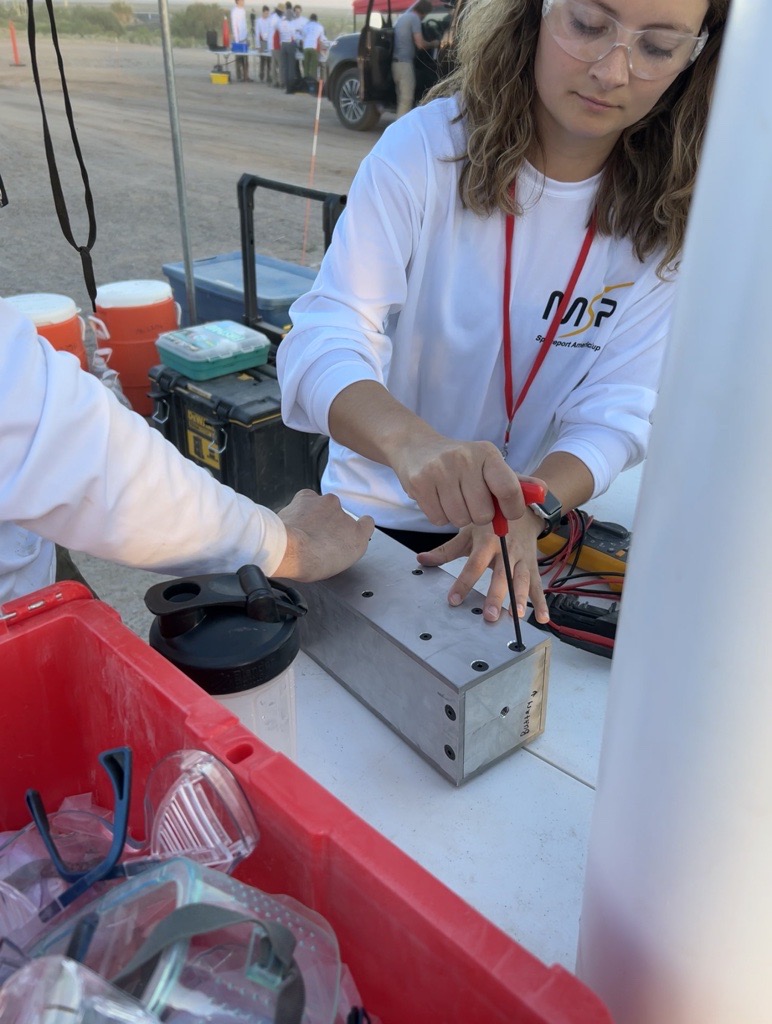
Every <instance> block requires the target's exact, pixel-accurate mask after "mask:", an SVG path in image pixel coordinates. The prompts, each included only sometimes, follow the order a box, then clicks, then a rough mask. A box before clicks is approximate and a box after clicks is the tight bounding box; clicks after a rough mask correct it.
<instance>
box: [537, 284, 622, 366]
mask: <svg viewBox="0 0 772 1024" xmlns="http://www.w3.org/2000/svg"><path fill="white" fill-rule="evenodd" d="M632 285H633V282H632V281H626V282H625V283H624V284H610V285H607V286H606V287H605V288H604V289H603V291H602V292H600V293H599V294H598V295H593V297H592V298H591V299H587V298H585V297H584V296H581V295H577V296H576V297H575V298H574V299H573V300H572V302H571V304H570V305H569V307H568V309H567V310H566V311H565V313H564V314H563V317H562V318H561V321H560V323H561V325H565V326H572V327H573V328H574V330H571V331H565V332H563V333H562V334H558V335H557V337H556V338H555V340H554V341H553V343H552V344H553V345H555V346H556V347H557V348H591V349H592V350H593V352H597V351H599V349H600V345H596V344H594V342H592V341H588V340H582V341H572V340H571V339H572V338H576V337H577V336H578V335H580V334H584V333H585V332H586V331H589V330H590V328H591V327H600V326H601V324H602V323H603V321H604V320H608V319H609V318H610V317H612V316H613V315H614V313H616V310H617V305H618V303H617V301H616V299H612V298H608V294H609V292H613V291H617V290H618V289H619V288H631V287H632ZM562 300H563V292H561V291H554V292H553V293H552V295H550V297H549V300H548V301H547V305H546V306H545V309H544V313H543V314H542V320H547V321H551V320H552V317H553V316H554V315H555V313H556V312H557V310H558V307H559V306H560V303H561V301H562ZM538 340H539V342H542V341H544V338H543V336H540V337H539V339H538Z"/></svg>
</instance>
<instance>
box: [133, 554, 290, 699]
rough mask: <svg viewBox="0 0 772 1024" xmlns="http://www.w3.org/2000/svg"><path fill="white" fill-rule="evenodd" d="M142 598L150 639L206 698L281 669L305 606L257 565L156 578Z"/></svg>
mask: <svg viewBox="0 0 772 1024" xmlns="http://www.w3.org/2000/svg"><path fill="white" fill-rule="evenodd" d="M145 605H146V606H147V608H148V609H149V611H151V612H152V613H153V614H154V615H155V616H156V617H155V619H154V620H153V623H152V625H151V627H150V637H149V639H150V646H151V647H153V648H154V649H155V650H156V651H158V652H159V653H160V654H163V656H164V657H165V658H167V659H168V660H169V661H170V662H172V664H173V665H176V667H177V668H179V669H180V671H182V672H184V673H185V674H186V675H187V676H189V677H190V678H191V679H192V680H193V681H194V682H196V683H198V685H199V686H200V687H202V689H204V690H206V691H207V693H210V694H211V695H212V696H213V697H221V696H225V695H226V694H232V693H240V692H243V691H245V690H251V689H253V688H254V687H255V686H260V685H261V684H263V683H268V682H270V681H271V680H272V679H275V678H276V676H278V675H280V674H281V673H282V672H283V671H284V670H285V669H286V668H288V667H289V665H291V664H292V662H293V661H294V659H295V656H296V655H297V653H298V650H299V648H300V639H299V636H298V631H297V628H296V627H297V619H298V617H299V616H301V615H305V613H306V611H307V607H306V604H305V602H304V601H303V598H302V597H301V595H300V594H299V593H298V592H297V590H295V589H294V588H293V587H289V586H286V585H285V584H283V583H278V582H277V581H276V580H269V579H267V578H266V576H265V574H264V573H263V571H262V570H261V569H259V568H258V567H257V566H256V565H245V566H243V567H242V568H241V569H239V571H238V572H236V573H222V574H212V575H207V576H187V577H185V578H184V579H179V580H169V581H168V582H166V583H157V584H156V585H155V586H153V587H151V588H150V589H149V590H148V591H147V593H146V594H145Z"/></svg>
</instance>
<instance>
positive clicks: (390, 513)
mask: <svg viewBox="0 0 772 1024" xmlns="http://www.w3.org/2000/svg"><path fill="white" fill-rule="evenodd" d="M457 112H458V105H457V101H456V100H455V99H442V100H436V101H434V102H433V103H431V104H429V105H427V106H425V107H420V108H418V109H416V110H414V111H413V112H411V113H410V114H409V115H406V116H405V117H403V118H400V119H399V120H398V121H397V122H395V123H394V124H393V125H391V126H390V127H389V128H388V129H387V130H386V131H385V132H384V134H383V136H382V138H381V139H380V141H379V142H378V143H377V144H376V146H375V147H374V148H373V150H372V151H371V153H370V154H369V155H368V156H367V157H366V158H365V160H364V161H363V162H362V164H361V166H360V168H359V171H358V173H357V175H356V178H355V180H354V182H353V184H352V186H351V190H350V193H349V197H348V202H347V206H346V210H345V212H344V214H343V216H342V218H341V219H340V221H339V222H338V224H337V226H336V228H335V233H334V235H333V240H332V245H331V247H330V249H329V252H328V253H327V255H326V256H325V259H324V261H323V263H322V266H321V269H320V271H319V274H318V276H317V279H316V282H315V284H314V286H313V288H312V289H311V290H310V291H309V292H307V293H306V294H305V295H303V296H301V298H299V299H298V300H297V301H296V302H295V303H294V305H293V306H292V308H291V310H290V317H291V319H292V323H293V329H292V331H291V332H290V334H289V335H288V336H287V337H286V338H285V339H284V341H282V343H281V345H280V346H279V350H278V357H277V366H278V369H279V379H280V382H281V389H282V413H283V416H284V419H285V421H286V422H287V423H288V424H289V425H290V426H291V427H295V428H296V429H299V430H307V431H318V432H322V433H329V429H328V414H329V409H330V406H331V404H332V402H333V400H334V399H335V397H336V395H338V394H339V393H340V392H341V391H342V390H343V389H344V388H346V387H347V386H348V385H350V384H352V383H354V382H356V381H360V380H374V381H378V382H379V383H382V384H384V385H385V386H386V387H387V388H388V390H389V391H390V392H391V394H392V395H393V396H394V397H395V398H397V399H398V400H399V401H400V402H402V403H403V404H404V405H406V406H407V407H408V408H409V409H411V410H413V411H414V412H415V413H417V414H418V415H419V416H420V417H422V418H423V419H424V420H426V421H427V422H428V423H429V424H431V425H432V426H433V427H434V428H435V429H436V430H438V431H439V432H440V433H441V434H444V435H446V436H448V437H452V438H458V439H463V440H489V441H493V442H494V443H495V444H496V445H497V446H501V445H502V443H503V439H504V431H505V426H506V420H507V416H506V412H505V400H504V365H503V352H502V325H503V295H504V255H505V241H504V237H505V236H504V226H505V218H504V216H503V214H500V213H498V212H497V213H494V214H492V215H491V216H489V217H480V216H478V215H476V214H474V213H472V212H470V211H469V210H465V209H464V208H463V207H462V206H461V202H460V200H459V197H458V176H459V173H460V167H461V165H460V164H459V163H458V162H454V161H452V160H448V159H444V158H447V157H452V156H453V155H454V154H456V153H459V152H461V151H462V150H463V141H462V136H463V126H462V125H461V124H456V125H453V124H452V123H451V121H452V119H453V117H455V115H456V114H457ZM597 182H598V179H597V178H593V179H590V180H588V181H583V182H558V181H551V180H545V179H544V178H543V176H542V175H540V174H538V173H537V172H536V171H535V170H534V169H533V168H531V167H528V166H526V167H525V168H524V169H523V170H522V172H521V174H520V176H519V180H518V197H519V198H520V200H521V201H522V202H523V204H524V205H525V208H526V209H525V213H524V215H523V216H522V217H519V218H517V219H516V223H515V237H514V249H513V266H512V277H511V292H510V301H509V315H510V323H511V330H512V351H513V356H512V365H513V374H514V391H515V395H517V394H518V393H519V391H520V388H521V387H522V385H523V382H524V381H525V379H526V377H527V375H528V372H529V370H530V368H531V366H532V364H533V362H534V359H535V358H536V355H537V353H538V351H539V345H540V343H541V341H542V340H543V338H544V336H545V335H546V333H547V328H548V325H549V323H550V321H551V320H552V316H553V313H554V311H555V309H556V307H557V302H558V301H559V297H560V295H561V294H562V292H563V289H564V288H565V286H566V284H567V282H568V280H569V277H570V275H571V271H572V269H573V267H574V264H575V262H576V259H577V256H578V254H579V250H580V247H581V244H582V241H583V238H584V235H585V230H586V225H587V220H588V211H589V209H590V207H591V203H592V199H593V196H594V194H595V189H596V187H597ZM660 259H661V253H656V254H655V255H653V256H651V257H650V258H649V259H648V260H647V261H646V263H644V264H642V263H641V262H640V261H639V260H638V259H637V258H636V257H635V256H634V254H633V252H632V249H631V246H630V244H629V242H628V241H626V240H621V241H620V240H616V239H612V238H607V237H600V236H598V237H596V239H595V241H594V243H593V245H592V249H591V251H590V254H589V257H588V259H587V262H586V264H585V267H584V270H583V272H582V274H581V276H580V278H579V280H578V283H577V286H576V288H575V291H574V298H573V300H572V302H571V305H570V307H569V310H568V312H567V314H566V317H565V319H564V323H563V324H562V325H561V327H560V328H559V330H558V333H557V337H556V338H555V341H554V342H553V345H552V350H551V351H550V352H549V354H548V356H547V358H546V359H545V361H544V363H543V365H542V368H541V370H540V372H539V373H538V375H537V377H536V379H535V381H534V383H533V385H532V387H531V389H530V391H529V393H528V397H527V398H526V400H525V402H524V403H523V405H522V406H521V408H520V410H519V411H518V413H517V415H516V417H515V420H514V424H513V428H512V435H511V438H510V443H509V451H508V456H507V461H508V463H509V465H510V466H512V468H513V469H515V470H516V471H517V472H519V473H528V472H532V471H533V470H534V469H535V467H536V466H537V465H538V464H539V462H540V461H541V460H542V459H543V458H544V456H545V455H547V454H548V453H549V452H552V451H563V452H569V453H571V454H572V455H574V456H576V457H577V458H579V459H580V460H581V461H582V462H583V463H584V464H585V465H586V466H587V467H588V469H589V470H590V472H591V473H592V475H593V479H594V482H595V488H594V490H595V494H599V493H602V492H603V491H605V490H606V489H607V487H608V486H609V484H610V483H611V481H612V480H613V479H614V478H615V477H616V475H617V474H618V473H619V472H620V471H621V470H622V469H624V468H626V467H628V466H631V465H634V464H635V463H637V462H639V461H640V460H641V459H642V458H643V456H644V454H645V452H646V446H647V443H648V437H649V429H650V416H651V413H652V410H653V408H654V403H655V397H656V390H657V386H658V378H659V371H660V364H661V359H662V354H663V348H664V342H665V336H666V333H667V329H668V323H669V316H670V309H671V303H672V298H673V292H674V288H673V284H672V282H671V281H668V282H663V281H662V280H660V279H659V278H658V277H657V274H656V265H657V263H658V262H659V260H660ZM322 486H323V489H324V490H333V491H335V493H336V494H338V495H339V497H340V499H341V501H342V502H343V504H344V506H345V507H346V508H348V509H350V510H351V511H352V512H355V513H357V514H365V513H367V514H370V515H372V516H373V517H374V518H375V521H376V523H377V524H378V525H381V526H387V527H393V528H398V529H413V530H422V529H423V530H427V529H429V530H431V527H430V526H429V524H428V523H427V521H426V519H425V517H424V516H423V513H422V512H421V510H420V509H419V508H418V506H417V505H416V503H415V502H413V501H412V500H411V499H410V498H408V497H407V495H406V494H405V492H404V491H403V490H402V488H401V486H400V484H399V482H398V480H397V477H396V475H395V474H394V473H393V471H392V470H391V469H389V468H388V467H386V466H381V465H379V464H377V463H375V462H371V461H370V460H368V459H365V458H363V457H362V456H360V455H358V454H356V453H354V452H352V451H350V450H348V449H346V448H344V447H342V446H341V445H339V444H336V443H335V442H331V444H330V458H329V463H328V466H327V470H326V472H325V475H324V478H323V481H322Z"/></svg>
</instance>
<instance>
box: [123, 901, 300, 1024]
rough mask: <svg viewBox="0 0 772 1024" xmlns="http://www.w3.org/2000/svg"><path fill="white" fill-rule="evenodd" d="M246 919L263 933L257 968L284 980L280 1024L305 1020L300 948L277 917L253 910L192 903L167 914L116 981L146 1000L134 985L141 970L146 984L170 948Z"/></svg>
mask: <svg viewBox="0 0 772 1024" xmlns="http://www.w3.org/2000/svg"><path fill="white" fill-rule="evenodd" d="M242 923H247V924H252V925H255V926H256V927H258V928H260V929H261V930H262V931H263V932H264V936H263V939H262V940H261V942H260V943H259V946H258V947H257V953H258V960H259V963H258V966H259V967H262V968H264V969H266V970H269V971H270V972H271V973H273V974H274V975H278V977H279V978H280V979H281V982H280V984H279V986H278V988H277V997H276V1016H275V1018H274V1020H275V1024H300V1022H301V1020H302V1017H303V1011H304V1010H305V1004H306V992H305V984H304V982H303V975H302V974H301V973H300V968H299V967H298V965H297V962H296V961H295V959H294V958H293V955H292V954H293V952H294V950H295V937H294V935H293V934H292V932H291V931H290V930H289V928H285V926H284V925H282V924H279V923H278V921H264V920H262V918H259V917H255V916H254V915H253V914H249V913H246V912H243V911H240V910H231V909H229V908H227V907H220V906H217V905H215V904H209V903H188V904H186V905H185V906H182V907H177V909H176V910H173V911H172V912H171V913H170V914H167V916H166V917H165V918H163V919H162V920H161V921H160V922H159V924H157V925H156V927H155V928H154V929H153V931H152V932H150V934H149V935H148V937H147V938H146V939H145V941H144V942H143V943H142V945H141V946H140V947H139V949H138V950H137V951H136V953H135V954H134V956H133V957H132V958H131V960H130V961H129V962H128V963H127V964H126V966H125V967H124V968H123V969H122V970H121V971H120V973H119V974H117V975H116V976H115V977H114V978H112V979H111V981H112V984H113V985H115V986H117V987H118V988H121V989H123V990H124V991H128V992H129V993H130V994H131V995H134V996H136V997H137V998H142V992H140V991H137V990H136V989H135V988H134V987H133V983H134V982H135V981H136V977H137V975H138V974H139V976H140V978H141V979H142V982H144V983H146V982H147V981H148V980H149V979H150V976H151V975H152V973H153V971H154V969H155V966H156V964H157V962H158V958H159V957H160V955H161V953H163V951H164V950H165V949H168V948H169V946H172V945H174V944H175V943H176V942H180V941H182V940H190V939H192V938H194V937H195V936H196V935H205V934H206V933H207V932H213V931H219V929H221V928H228V927H230V926H232V925H234V924H242ZM147 968H149V969H147ZM143 969H146V970H143ZM142 988H144V984H143V985H142Z"/></svg>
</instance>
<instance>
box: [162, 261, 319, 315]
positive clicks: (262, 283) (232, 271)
mask: <svg viewBox="0 0 772 1024" xmlns="http://www.w3.org/2000/svg"><path fill="white" fill-rule="evenodd" d="M163 272H164V274H165V275H166V276H167V277H168V279H169V283H170V284H171V286H172V292H173V293H174V298H175V299H176V300H177V302H178V303H179V304H180V307H181V309H182V326H183V327H186V326H188V319H187V291H186V288H185V264H184V263H165V264H164V265H163ZM255 272H256V274H257V312H258V316H259V317H260V318H261V319H262V320H266V321H267V322H268V323H269V324H273V325H274V326H275V327H286V326H288V325H289V323H290V319H289V308H290V306H291V305H292V303H293V302H294V301H295V299H297V298H299V297H300V296H301V295H303V294H304V293H305V292H307V291H308V290H309V288H310V287H311V285H312V284H313V282H314V279H315V277H316V271H315V270H312V269H311V268H310V267H301V266H299V265H298V264H297V263H289V262H288V261H286V260H275V259H272V258H271V257H270V256H259V255H255ZM193 281H194V283H195V288H196V313H197V316H198V319H199V321H200V322H201V323H204V322H206V321H207V320H235V321H236V322H238V323H243V322H244V269H243V265H242V257H241V252H240V251H237V252H227V253H222V254H221V255H220V256H210V257H208V258H207V259H202V260H194V261H193Z"/></svg>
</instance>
